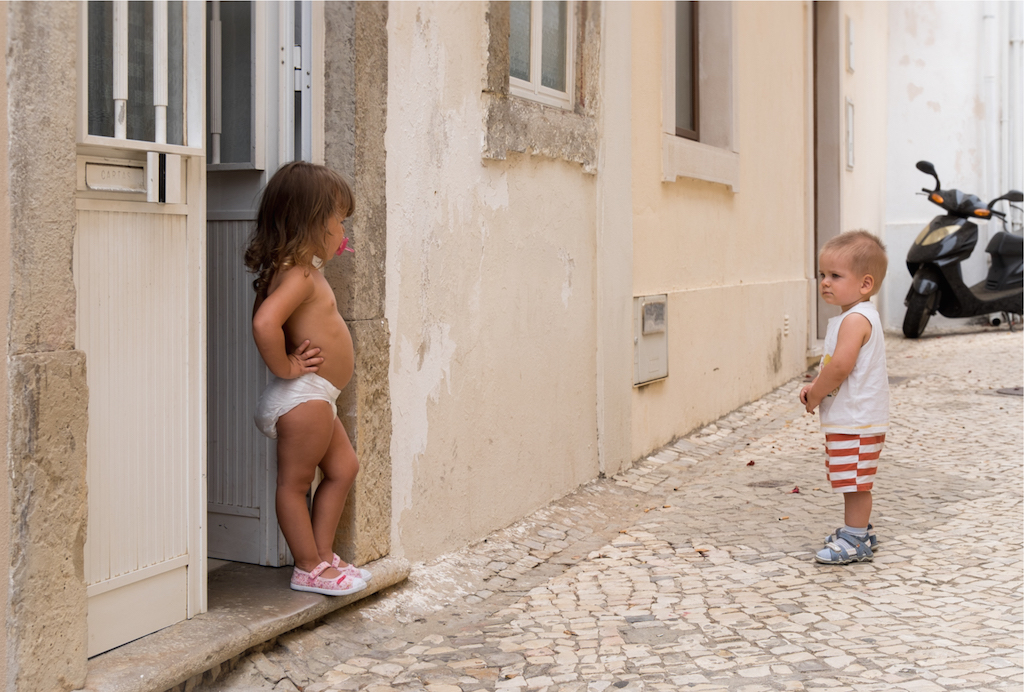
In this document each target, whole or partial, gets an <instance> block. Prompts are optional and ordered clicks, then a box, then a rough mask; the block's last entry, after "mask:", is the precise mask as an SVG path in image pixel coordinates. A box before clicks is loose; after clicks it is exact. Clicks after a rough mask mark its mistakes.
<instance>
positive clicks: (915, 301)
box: [903, 291, 939, 339]
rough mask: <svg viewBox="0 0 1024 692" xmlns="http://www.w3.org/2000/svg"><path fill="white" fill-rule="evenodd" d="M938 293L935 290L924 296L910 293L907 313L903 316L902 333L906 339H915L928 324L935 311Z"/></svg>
mask: <svg viewBox="0 0 1024 692" xmlns="http://www.w3.org/2000/svg"><path fill="white" fill-rule="evenodd" d="M938 300H939V293H938V291H935V292H933V293H929V294H928V295H926V296H923V295H921V294H920V293H911V294H910V296H909V297H908V298H907V314H906V315H904V316H903V335H904V336H905V337H907V338H908V339H916V338H917V337H919V336H921V334H922V332H924V328H925V327H927V326H928V320H929V319H930V318H931V316H932V313H933V312H935V304H936V303H937V302H938Z"/></svg>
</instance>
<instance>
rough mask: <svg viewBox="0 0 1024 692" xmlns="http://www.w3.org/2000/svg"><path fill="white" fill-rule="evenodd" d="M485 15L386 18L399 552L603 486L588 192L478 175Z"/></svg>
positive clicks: (544, 168)
mask: <svg viewBox="0 0 1024 692" xmlns="http://www.w3.org/2000/svg"><path fill="white" fill-rule="evenodd" d="M487 8H488V6H487V4H485V3H423V4H420V3H393V4H392V5H391V7H390V13H389V17H388V33H389V58H388V64H389V71H388V95H389V96H388V107H387V133H386V135H385V138H386V139H385V141H386V147H387V199H388V215H387V228H388V234H387V298H386V310H385V312H386V316H387V320H388V323H389V325H390V327H391V352H392V357H391V369H390V373H389V378H390V388H391V401H392V420H393V433H392V443H391V457H392V474H393V476H392V479H393V480H392V490H393V496H392V502H393V526H392V542H393V543H392V545H393V549H392V552H393V553H394V554H398V555H404V556H406V557H408V558H411V559H422V558H427V557H431V556H434V555H437V554H439V553H441V552H443V551H445V550H449V549H453V548H457V547H461V546H462V545H465V544H466V543H468V542H471V541H473V540H475V539H477V538H479V537H481V536H483V535H485V534H486V533H487V532H489V531H492V530H494V529H496V528H499V527H502V526H505V525H507V524H509V523H511V522H512V521H514V520H516V519H518V518H520V517H522V516H524V515H525V514H527V513H529V512H530V511H532V510H534V509H536V508H538V507H540V506H542V505H543V504H545V503H546V502H548V501H550V500H552V499H554V498H556V497H559V496H561V495H563V494H565V493H567V492H569V491H571V490H572V489H574V488H575V487H576V486H578V485H579V484H580V483H582V482H585V481H587V480H590V479H592V478H594V477H595V476H596V475H597V472H598V470H597V469H598V462H597V450H596V442H595V431H596V428H597V422H596V396H597V395H596V385H595V379H596V375H595V372H596V353H595V344H596V338H597V337H596V327H595V321H596V318H595V301H594V297H593V296H594V291H595V286H594V261H595V247H594V238H595V224H596V197H595V195H596V183H595V179H594V176H593V175H591V174H588V173H587V172H585V171H584V170H583V168H582V167H581V166H580V165H579V164H578V163H571V162H568V161H565V160H561V159H551V158H546V157H544V156H541V155H529V154H520V153H513V152H509V153H508V155H507V158H506V159H505V160H485V159H484V156H483V154H484V146H485V138H486V103H485V96H484V91H485V89H486V81H487V74H486V67H487V64H488V50H487V48H488V35H487V16H486V13H487Z"/></svg>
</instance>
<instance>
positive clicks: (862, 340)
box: [800, 314, 871, 413]
mask: <svg viewBox="0 0 1024 692" xmlns="http://www.w3.org/2000/svg"><path fill="white" fill-rule="evenodd" d="M870 337H871V322H869V321H868V319H867V318H866V317H864V316H863V315H859V314H855V315H850V316H849V317H847V318H846V319H845V320H843V324H842V325H840V327H839V335H838V336H837V337H836V350H835V352H834V353H833V354H832V359H831V360H830V361H829V362H828V363H827V364H826V365H825V366H823V367H822V368H821V372H819V373H818V376H817V377H816V378H815V380H814V382H812V383H811V385H810V386H808V387H805V388H804V389H803V390H802V391H801V392H800V401H802V402H803V403H804V404H805V405H806V407H807V412H808V413H811V412H813V411H814V409H816V408H817V407H818V405H819V404H820V403H821V401H822V399H824V398H825V397H826V396H828V394H829V392H831V391H833V390H835V388H836V387H838V386H839V385H841V384H842V383H843V382H845V381H846V378H847V377H849V376H850V373H851V372H853V367H854V366H855V365H856V364H857V356H858V355H860V349H861V347H862V346H863V345H864V344H866V343H867V341H868V339H869V338H870Z"/></svg>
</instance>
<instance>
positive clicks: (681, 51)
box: [676, 0, 697, 132]
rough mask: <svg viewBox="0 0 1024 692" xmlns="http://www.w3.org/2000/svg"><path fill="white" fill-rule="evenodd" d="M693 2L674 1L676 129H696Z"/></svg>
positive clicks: (685, 0)
mask: <svg viewBox="0 0 1024 692" xmlns="http://www.w3.org/2000/svg"><path fill="white" fill-rule="evenodd" d="M693 5H694V3H693V2H689V1H688V0H680V1H678V2H676V129H677V130H686V131H688V132H693V131H695V130H696V129H697V126H696V123H697V118H696V110H695V108H694V105H695V99H694V80H693V73H694V69H693V67H694V65H693V9H694V8H693Z"/></svg>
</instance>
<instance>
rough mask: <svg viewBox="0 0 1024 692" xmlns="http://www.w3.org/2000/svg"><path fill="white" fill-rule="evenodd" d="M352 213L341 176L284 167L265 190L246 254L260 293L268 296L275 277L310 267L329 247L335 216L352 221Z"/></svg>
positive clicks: (311, 167)
mask: <svg viewBox="0 0 1024 692" xmlns="http://www.w3.org/2000/svg"><path fill="white" fill-rule="evenodd" d="M353 211H355V198H354V197H353V196H352V189H351V188H350V187H349V185H348V183H347V182H345V179H344V178H342V177H341V175H340V174H339V173H336V172H335V171H332V170H331V169H330V168H327V167H326V166H318V165H317V164H314V163H308V162H306V161H292V162H291V163H288V164H285V165H284V166H282V167H281V168H280V169H279V170H278V171H277V173H275V174H274V176H273V177H272V178H271V179H270V182H268V183H267V187H266V188H265V189H264V190H263V196H262V198H261V199H260V207H259V212H258V213H257V215H256V228H255V229H254V230H253V233H252V236H251V237H250V239H249V247H248V248H247V249H246V251H245V266H246V267H248V269H249V271H251V272H252V273H254V274H255V275H256V279H255V280H254V281H253V282H252V287H253V288H254V289H255V290H256V293H257V294H262V293H265V292H266V290H267V286H268V284H269V283H270V279H271V277H273V275H274V272H276V271H278V270H280V269H285V268H287V267H290V266H294V265H312V263H313V256H314V255H316V253H318V252H323V248H324V246H325V245H326V243H327V222H328V221H329V220H330V218H331V216H332V215H333V214H341V215H342V216H344V217H348V216H351V215H352V212H353ZM324 259H327V258H324Z"/></svg>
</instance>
